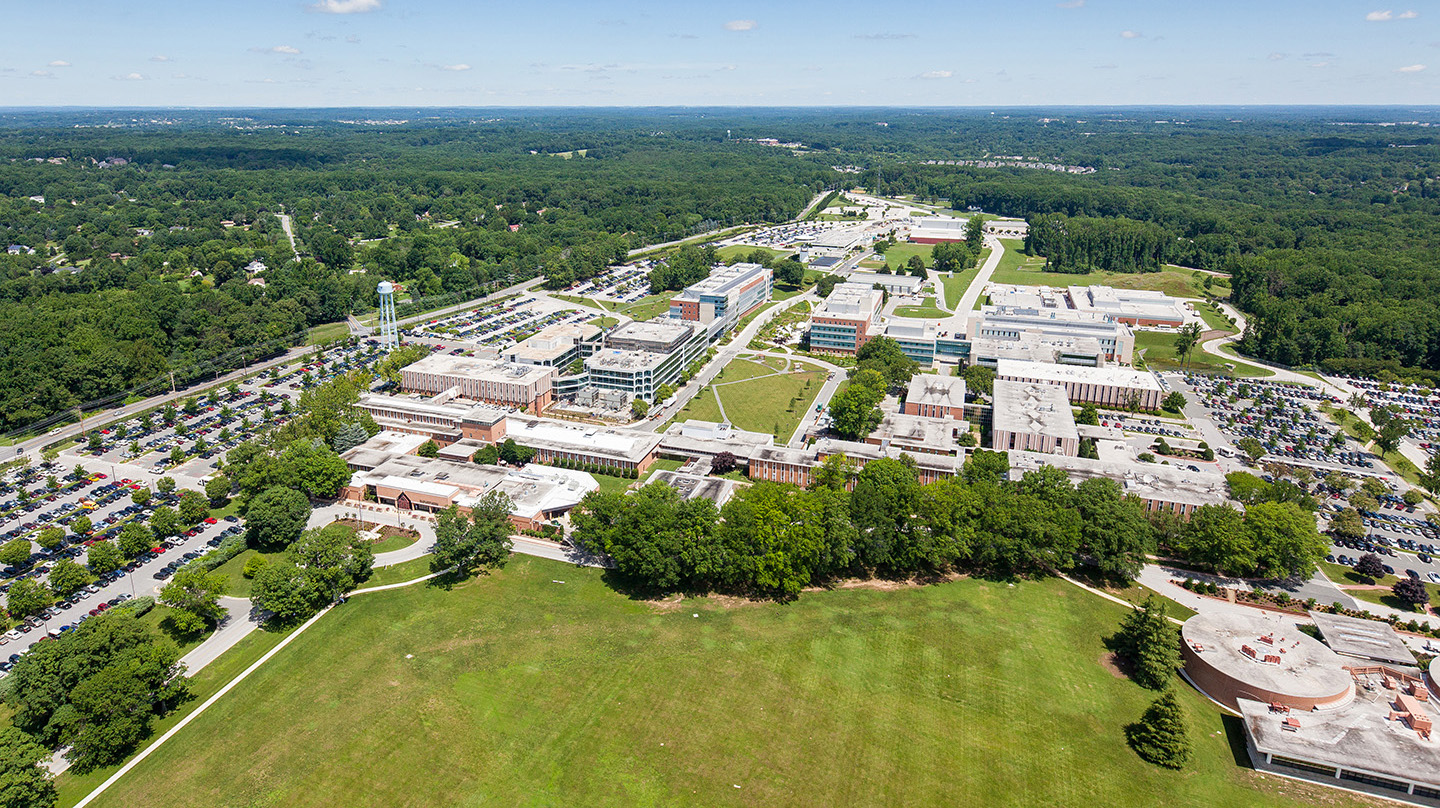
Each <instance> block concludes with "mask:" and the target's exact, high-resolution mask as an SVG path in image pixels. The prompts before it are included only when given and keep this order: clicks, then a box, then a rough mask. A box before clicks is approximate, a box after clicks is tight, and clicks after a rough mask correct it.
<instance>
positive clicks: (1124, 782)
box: [71, 557, 1357, 808]
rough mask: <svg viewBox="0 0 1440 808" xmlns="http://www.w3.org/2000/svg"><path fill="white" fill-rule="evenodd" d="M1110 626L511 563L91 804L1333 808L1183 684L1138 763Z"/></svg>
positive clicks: (315, 635)
mask: <svg viewBox="0 0 1440 808" xmlns="http://www.w3.org/2000/svg"><path fill="white" fill-rule="evenodd" d="M1121 613H1122V612H1121V607H1118V606H1116V605H1114V604H1112V603H1109V602H1107V601H1104V600H1101V599H1099V598H1096V597H1094V596H1093V595H1090V594H1088V593H1086V592H1084V591H1082V590H1079V589H1077V588H1075V587H1073V586H1070V585H1067V584H1065V583H1063V582H1058V581H1044V582H1039V583H1032V582H1020V583H1017V584H1015V585H1014V586H1010V585H1008V584H1006V583H1003V582H1001V583H997V582H986V581H975V580H967V581H960V582H954V583H946V584H939V585H934V586H927V587H902V588H898V589H890V590H889V591H884V590H881V589H872V588H856V589H844V590H838V591H832V592H824V593H810V594H806V595H805V596H803V597H802V598H801V599H800V600H799V601H798V602H795V603H791V604H787V605H779V604H772V603H739V602H735V601H732V600H729V599H709V598H699V599H687V600H684V601H672V602H667V603H663V604H655V603H647V602H642V601H637V600H632V599H630V598H627V597H625V596H623V595H620V594H617V593H616V592H614V591H612V590H611V589H610V588H609V587H607V586H606V585H605V583H604V582H603V581H602V579H601V575H600V573H598V572H597V571H594V570H588V569H576V568H572V567H568V566H565V565H562V564H558V563H554V562H549V561H542V560H539V559H533V558H527V557H517V558H515V559H514V561H513V562H512V564H511V565H510V566H509V567H508V568H507V569H506V570H504V571H503V572H500V573H497V574H495V575H491V576H487V577H482V578H480V579H478V580H475V581H471V582H467V583H465V584H462V585H460V586H458V587H456V588H455V589H453V590H449V591H447V590H444V589H440V588H430V587H423V586H421V587H411V588H407V589H402V590H395V591H392V592H386V593H383V594H378V595H366V596H362V597H357V598H355V599H353V600H352V601H351V602H349V603H347V604H345V605H344V606H342V607H340V608H338V609H336V610H335V611H334V612H333V613H331V614H330V615H327V616H326V617H325V618H324V619H323V620H321V621H320V622H319V623H318V624H317V625H316V626H315V627H314V628H312V629H311V630H310V631H308V632H307V633H306V634H304V635H302V636H301V637H300V638H298V639H297V640H296V641H295V642H294V643H293V644H292V645H291V646H290V647H288V648H286V649H285V650H284V651H283V652H282V653H281V654H279V655H277V656H276V657H275V658H274V659H272V660H271V661H270V662H269V663H267V665H266V666H265V667H264V668H262V669H261V670H260V671H259V672H257V673H256V674H255V675H253V676H252V677H251V678H250V679H249V680H247V681H246V682H245V683H243V684H242V685H241V686H239V687H237V688H236V689H235V690H234V691H232V692H231V693H230V694H228V695H227V696H226V697H225V698H224V699H223V700H221V701H220V702H218V703H217V704H216V705H215V706H214V707H213V708H211V710H210V711H208V712H207V713H205V714H204V715H203V716H202V717H201V718H199V719H197V720H196V721H195V722H194V723H193V724H191V725H190V726H189V727H187V728H186V729H185V730H184V731H183V732H182V733H180V734H179V735H177V736H176V737H175V738H174V739H173V740H172V741H171V742H170V744H168V745H167V746H166V747H164V748H163V749H162V750H161V751H160V752H158V753H157V754H155V755H153V756H151V757H150V758H149V759H147V760H146V761H144V762H143V763H142V764H140V765H139V766H138V767H137V768H136V769H135V770H133V771H132V772H131V773H130V774H129V775H127V776H126V777H125V778H124V779H123V780H122V781H120V782H119V783H118V784H117V785H116V786H115V787H114V788H112V789H111V790H110V791H109V792H107V793H106V794H105V795H104V797H103V798H102V799H100V800H99V801H98V802H97V803H95V804H96V805H97V806H114V807H116V808H118V807H119V806H134V805H153V804H156V801H157V796H158V795H161V794H163V795H165V796H164V800H163V801H164V804H165V805H166V806H170V807H173V808H185V806H204V807H205V808H212V807H213V806H259V805H267V806H268V805H285V806H341V805H343V806H389V805H406V806H456V805H466V806H473V805H622V806H634V805H706V806H711V805H736V806H743V805H757V806H759V805H764V806H770V805H786V806H805V805H815V806H833V805H947V806H948V805H966V804H980V803H983V804H985V805H990V806H995V805H1015V806H1033V805H1046V806H1085V808H1093V806H1098V805H1105V806H1145V805H1166V806H1184V805H1191V806H1206V808H1219V807H1220V806H1237V807H1238V806H1246V807H1247V808H1249V806H1269V805H1275V806H1280V805H1300V804H1304V803H1302V802H1300V801H1299V800H1297V799H1296V796H1295V795H1304V794H1311V795H1312V796H1313V795H1315V794H1323V795H1324V797H1325V799H1326V802H1327V804H1332V805H1350V804H1357V803H1355V802H1353V801H1352V800H1351V799H1350V798H1348V797H1345V796H1344V795H1340V794H1338V793H1336V792H1330V791H1325V790H1321V789H1319V788H1318V787H1310V786H1304V785H1299V784H1295V783H1291V782H1284V781H1278V780H1271V779H1268V778H1264V777H1263V776H1260V775H1257V774H1255V773H1253V772H1251V771H1249V770H1248V769H1244V768H1239V767H1237V766H1236V763H1235V753H1234V751H1233V749H1232V742H1233V741H1234V739H1233V737H1232V738H1228V739H1227V735H1226V730H1227V726H1226V724H1225V723H1224V722H1223V721H1222V718H1221V716H1220V714H1219V713H1218V712H1217V711H1216V710H1215V709H1214V708H1213V707H1211V706H1210V705H1209V704H1208V703H1207V702H1205V701H1203V700H1202V699H1200V698H1199V697H1198V696H1196V695H1194V694H1193V693H1192V692H1191V691H1188V690H1185V691H1183V701H1184V703H1185V705H1186V707H1187V709H1188V711H1189V713H1190V715H1191V719H1192V723H1193V731H1194V732H1193V734H1194V741H1195V744H1196V747H1197V756H1196V761H1195V763H1194V764H1193V765H1192V766H1191V767H1190V768H1189V769H1188V770H1186V771H1183V772H1179V773H1175V772H1169V771H1163V770H1160V769H1158V768H1155V767H1152V766H1149V765H1147V764H1144V763H1142V762H1141V761H1140V760H1139V759H1138V758H1137V757H1136V756H1135V755H1134V753H1133V752H1131V751H1130V749H1129V748H1128V747H1127V746H1126V745H1125V741H1124V735H1123V727H1124V725H1125V724H1126V723H1128V722H1130V721H1133V720H1135V719H1136V718H1138V717H1139V715H1140V714H1141V712H1142V711H1143V710H1144V709H1145V707H1146V705H1147V704H1148V703H1149V701H1150V699H1151V697H1152V695H1153V694H1151V693H1149V692H1147V691H1143V690H1141V689H1140V688H1139V687H1137V686H1135V685H1134V684H1132V683H1131V682H1129V681H1127V680H1124V679H1121V678H1118V677H1117V676H1116V675H1114V674H1112V673H1111V672H1110V670H1109V669H1107V667H1106V666H1105V665H1104V664H1102V657H1103V656H1104V653H1105V650H1104V647H1103V645H1102V642H1101V637H1102V636H1103V635H1105V634H1108V633H1110V632H1111V631H1113V629H1114V626H1115V625H1116V623H1117V621H1118V620H1119V618H1120V616H1121ZM1282 783H1283V784H1282ZM1282 791H1283V793H1282ZM71 799H72V801H73V797H72V798H71Z"/></svg>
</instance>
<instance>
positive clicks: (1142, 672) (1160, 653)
mask: <svg viewBox="0 0 1440 808" xmlns="http://www.w3.org/2000/svg"><path fill="white" fill-rule="evenodd" d="M1113 640H1114V646H1115V650H1117V651H1119V652H1120V653H1122V654H1124V655H1125V656H1126V657H1128V658H1129V659H1130V663H1131V665H1132V666H1133V670H1132V673H1131V678H1133V679H1134V680H1135V683H1136V684H1138V685H1140V686H1141V687H1148V688H1150V689H1151V690H1163V689H1164V688H1165V687H1166V686H1168V685H1169V683H1170V676H1171V674H1173V673H1174V672H1175V669H1176V668H1178V667H1180V633H1179V632H1178V631H1177V630H1176V628H1175V625H1174V624H1172V623H1171V622H1170V619H1169V617H1168V616H1167V615H1166V613H1165V602H1164V601H1162V600H1161V599H1160V598H1159V596H1157V595H1151V596H1149V597H1147V598H1145V602H1144V603H1143V604H1141V605H1140V606H1137V607H1136V608H1134V609H1133V610H1131V612H1130V613H1129V614H1127V615H1125V619H1124V620H1122V621H1121V622H1120V631H1119V633H1118V634H1116V635H1115V637H1114V638H1113Z"/></svg>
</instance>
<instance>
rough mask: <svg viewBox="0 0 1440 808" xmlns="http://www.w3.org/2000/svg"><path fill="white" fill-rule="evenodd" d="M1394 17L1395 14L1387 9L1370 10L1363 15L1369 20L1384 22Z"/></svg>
mask: <svg viewBox="0 0 1440 808" xmlns="http://www.w3.org/2000/svg"><path fill="white" fill-rule="evenodd" d="M1394 17H1395V14H1394V13H1393V12H1391V11H1390V10H1388V9H1387V10H1385V11H1372V12H1370V13H1369V14H1366V15H1365V19H1366V20H1367V21H1369V22H1385V21H1386V20H1390V19H1394Z"/></svg>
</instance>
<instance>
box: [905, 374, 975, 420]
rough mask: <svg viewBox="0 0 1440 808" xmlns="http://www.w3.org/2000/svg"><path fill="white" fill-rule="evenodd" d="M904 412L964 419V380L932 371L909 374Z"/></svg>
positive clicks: (929, 416) (931, 416)
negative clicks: (939, 374) (938, 374)
mask: <svg viewBox="0 0 1440 808" xmlns="http://www.w3.org/2000/svg"><path fill="white" fill-rule="evenodd" d="M905 414H906V415H919V416H923V417H926V418H953V419H956V420H964V418H965V380H964V379H963V378H961V377H959V376H937V375H935V374H932V373H917V374H915V375H914V376H911V377H910V384H909V386H907V387H906V388H905Z"/></svg>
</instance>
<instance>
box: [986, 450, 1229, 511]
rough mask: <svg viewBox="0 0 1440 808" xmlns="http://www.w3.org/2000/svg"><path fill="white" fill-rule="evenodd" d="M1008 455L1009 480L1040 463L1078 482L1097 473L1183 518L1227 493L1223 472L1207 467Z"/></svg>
mask: <svg viewBox="0 0 1440 808" xmlns="http://www.w3.org/2000/svg"><path fill="white" fill-rule="evenodd" d="M1009 455H1010V479H1012V480H1018V479H1020V478H1021V477H1022V476H1023V475H1024V474H1025V472H1027V471H1032V470H1034V469H1038V468H1040V467H1041V466H1053V467H1055V468H1058V469H1060V470H1061V471H1063V472H1065V473H1066V475H1068V476H1069V477H1070V481H1071V482H1073V483H1076V484H1077V485H1078V484H1079V483H1082V482H1084V481H1086V480H1090V479H1094V478H1096V477H1100V478H1104V479H1107V480H1113V481H1115V482H1116V483H1117V484H1119V486H1120V489H1121V492H1122V493H1124V494H1125V495H1127V496H1133V497H1135V498H1137V499H1139V500H1140V502H1141V503H1142V504H1143V505H1144V506H1145V510H1147V511H1168V512H1170V513H1173V514H1175V515H1176V516H1179V517H1180V518H1182V519H1189V518H1190V515H1191V514H1193V513H1194V512H1195V509H1196V508H1199V507H1200V506H1202V505H1219V504H1222V503H1224V502H1225V501H1226V500H1227V499H1228V497H1229V495H1230V489H1229V487H1228V486H1227V485H1226V483H1225V477H1224V475H1222V474H1220V473H1219V472H1217V471H1212V470H1209V469H1204V470H1201V471H1189V470H1187V469H1184V468H1182V467H1180V466H1166V465H1162V464H1159V463H1141V462H1139V461H1134V460H1091V459H1088V458H1084V457H1072V456H1069V455H1062V454H1041V453H1038V452H1025V451H1019V450H1017V451H1013V452H1010V453H1009Z"/></svg>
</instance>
